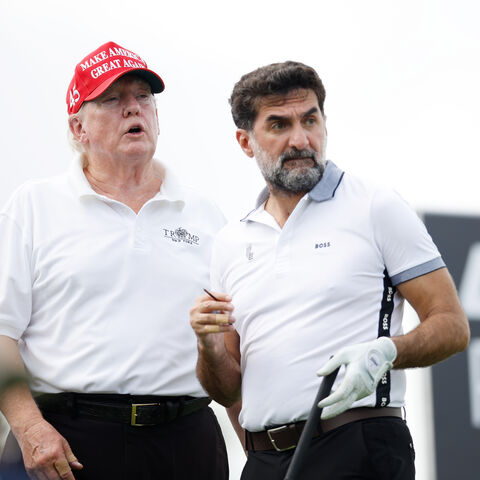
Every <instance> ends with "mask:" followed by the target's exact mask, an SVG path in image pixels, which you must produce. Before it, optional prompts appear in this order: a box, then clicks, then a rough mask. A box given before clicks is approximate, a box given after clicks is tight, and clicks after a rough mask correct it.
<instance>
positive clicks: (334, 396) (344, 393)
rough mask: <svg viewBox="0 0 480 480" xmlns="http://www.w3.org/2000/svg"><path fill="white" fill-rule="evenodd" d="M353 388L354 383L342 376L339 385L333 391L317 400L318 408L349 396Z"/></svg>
mask: <svg viewBox="0 0 480 480" xmlns="http://www.w3.org/2000/svg"><path fill="white" fill-rule="evenodd" d="M354 390H355V389H354V385H353V384H352V383H351V382H349V381H348V380H347V379H346V378H344V380H343V382H342V383H341V385H340V386H339V387H338V388H337V389H336V390H335V391H334V392H333V393H331V394H330V395H329V396H328V397H327V398H324V399H323V400H321V401H320V402H318V408H324V407H328V406H329V405H333V404H335V403H337V402H342V401H343V400H344V399H345V398H348V397H350V396H351V395H352V393H353V394H354V393H355V391H354Z"/></svg>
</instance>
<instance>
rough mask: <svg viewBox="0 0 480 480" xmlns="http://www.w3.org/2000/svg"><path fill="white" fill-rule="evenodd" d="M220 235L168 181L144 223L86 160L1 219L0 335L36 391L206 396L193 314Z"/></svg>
mask: <svg viewBox="0 0 480 480" xmlns="http://www.w3.org/2000/svg"><path fill="white" fill-rule="evenodd" d="M162 168H163V167H162ZM224 223H225V222H224V218H223V216H222V214H221V213H220V211H219V210H218V209H217V208H216V207H215V206H214V205H213V204H212V203H211V202H210V201H208V200H207V199H206V198H204V197H203V196H200V195H198V194H197V193H195V192H194V191H192V190H190V189H188V188H186V187H183V186H180V185H179V184H178V183H177V182H176V180H175V178H174V177H173V176H172V174H171V173H170V172H168V171H167V172H166V178H165V181H164V182H163V184H162V186H161V189H160V191H159V193H158V194H157V195H156V196H155V197H154V198H152V199H151V200H149V201H148V202H147V203H146V204H145V205H144V206H143V207H142V209H141V210H140V212H139V213H138V215H136V214H135V212H133V210H131V209H130V208H129V207H127V206H126V205H124V204H122V203H119V202H116V201H114V200H111V199H108V198H107V197H104V196H102V195H98V194H97V193H95V192H94V191H93V190H92V189H91V187H90V185H89V183H88V182H87V180H86V178H85V176H84V173H83V171H82V169H81V166H80V163H79V159H78V160H76V161H74V162H73V164H72V167H71V169H70V171H69V172H68V173H66V174H64V175H61V176H58V177H55V178H50V179H46V180H39V181H31V182H28V183H26V184H24V185H23V186H21V187H20V188H19V189H18V190H17V191H16V192H15V193H14V195H13V196H12V198H11V199H10V201H9V202H8V204H7V205H6V207H5V208H4V209H3V211H2V212H1V213H0V258H1V262H2V268H1V269H0V334H1V335H7V336H10V337H12V338H15V339H19V340H20V341H19V346H20V351H21V355H22V358H23V360H24V362H25V365H26V367H27V369H28V371H29V372H30V374H31V375H32V377H33V379H32V389H33V391H35V392H59V391H80V392H85V393H94V392H97V393H99V392H104V393H107V392H108V393H130V394H152V395H192V396H204V395H205V393H204V391H203V389H202V388H201V386H200V384H199V382H198V380H197V378H196V376H195V364H196V358H197V350H196V339H195V335H194V333H193V331H192V329H191V327H190V324H189V309H190V308H191V306H192V304H193V301H194V299H195V297H197V296H198V295H200V294H202V293H203V292H202V288H203V287H205V286H207V285H208V283H209V274H208V267H209V263H210V252H211V245H212V241H213V237H214V234H215V233H216V232H217V231H218V230H219V228H220V227H221V226H223V225H224Z"/></svg>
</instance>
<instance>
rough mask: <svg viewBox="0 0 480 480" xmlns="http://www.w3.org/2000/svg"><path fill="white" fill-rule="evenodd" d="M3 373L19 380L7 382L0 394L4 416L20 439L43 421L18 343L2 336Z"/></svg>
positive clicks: (0, 345) (0, 361) (0, 342)
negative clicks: (24, 433) (27, 381)
mask: <svg viewBox="0 0 480 480" xmlns="http://www.w3.org/2000/svg"><path fill="white" fill-rule="evenodd" d="M0 350H1V352H2V355H1V360H0V363H1V371H2V374H3V376H4V377H5V378H6V379H7V378H8V377H11V378H15V379H18V381H16V382H15V383H12V384H9V382H8V381H7V380H6V381H5V389H4V391H2V392H0V410H1V411H2V413H3V414H4V416H5V418H6V419H7V422H8V423H9V425H10V428H11V429H12V432H13V433H14V435H15V436H16V437H17V438H19V436H21V435H22V434H23V432H24V431H25V430H26V429H27V428H28V427H29V426H31V425H32V424H34V423H36V422H38V421H40V420H42V414H41V413H40V410H39V409H38V407H37V405H36V403H35V401H34V400H33V397H32V394H31V392H30V389H29V388H28V385H27V383H26V380H25V378H26V375H25V367H24V365H23V362H22V359H21V356H20V353H19V351H18V346H17V342H16V341H15V340H13V339H12V338H9V337H5V336H0Z"/></svg>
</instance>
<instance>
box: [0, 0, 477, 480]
mask: <svg viewBox="0 0 480 480" xmlns="http://www.w3.org/2000/svg"><path fill="white" fill-rule="evenodd" d="M0 7H1V8H0V12H1V13H0V45H1V47H0V48H1V52H0V66H1V72H2V75H1V76H0V91H1V96H0V122H1V128H0V132H1V133H0V135H1V137H0V138H1V148H2V160H3V161H2V175H1V176H0V202H1V203H2V204H3V203H4V202H5V200H6V199H7V198H8V197H9V196H10V194H11V193H12V191H13V189H14V188H15V187H16V186H18V185H19V184H20V183H22V182H23V181H25V180H26V179H29V178H37V177H44V176H49V175H52V174H56V173H59V172H62V171H64V170H65V169H66V168H67V167H68V164H69V162H70V161H71V157H72V153H71V151H70V148H69V146H68V143H67V141H66V130H67V113H66V103H65V95H66V89H67V86H68V84H69V82H70V80H71V78H72V75H73V70H74V67H75V65H76V63H77V62H78V61H79V60H81V59H82V58H83V57H84V56H85V55H86V54H87V53H89V52H90V51H92V50H94V49H96V48H97V47H98V46H100V45H101V44H103V43H105V42H107V41H110V40H112V41H115V42H116V43H118V44H120V45H121V46H123V47H126V48H128V49H130V50H133V51H134V52H136V53H138V54H139V55H140V56H141V57H143V58H144V59H145V60H146V61H147V63H148V65H149V67H151V68H152V69H153V70H155V71H156V72H158V73H159V74H160V75H161V76H162V78H163V80H164V82H165V85H166V89H165V92H164V93H162V94H161V95H159V96H158V109H159V118H160V128H161V135H160V139H159V146H158V149H157V157H158V158H159V159H161V160H162V161H164V162H166V163H167V164H168V165H169V166H170V167H172V168H173V169H174V170H175V171H176V172H177V174H179V175H180V177H182V178H183V179H184V181H185V182H186V183H188V184H190V185H193V186H195V187H197V188H198V189H200V190H202V191H205V192H207V193H209V194H210V196H211V197H212V198H213V199H214V200H215V201H216V202H217V203H218V204H219V206H220V207H221V208H222V209H223V211H224V212H225V214H226V215H227V217H228V218H238V217H240V216H243V214H244V213H246V212H248V211H249V210H250V208H251V205H252V203H253V201H254V199H255V197H256V195H257V193H258V190H259V189H260V188H261V187H262V186H263V181H262V179H261V177H260V175H259V174H258V172H257V168H256V165H255V163H254V160H251V159H249V158H247V157H246V156H244V154H243V153H242V152H241V150H240V147H239V146H238V145H237V143H236V141H235V137H234V134H235V128H234V125H233V122H232V120H231V116H230V110H229V105H228V97H229V95H230V93H231V90H232V87H233V84H234V83H235V82H236V81H237V80H238V79H239V78H240V76H241V75H242V74H244V73H246V72H248V71H251V70H253V69H255V68H257V67H259V66H261V65H265V64H268V63H272V62H277V61H284V60H297V61H301V62H304V63H307V64H309V65H311V66H313V67H314V68H315V69H316V70H317V71H318V73H319V75H320V76H321V78H322V79H323V81H324V84H325V87H326V90H327V101H326V104H325V108H326V114H327V128H328V136H329V140H328V151H327V156H328V158H330V159H332V160H334V161H335V162H336V163H337V165H339V166H340V167H341V168H342V169H344V170H347V171H349V172H352V173H357V174H362V175H364V176H367V177H370V178H373V179H375V180H376V181H377V182H380V183H383V184H387V185H390V186H392V187H394V188H395V189H396V190H398V191H399V192H400V193H401V194H402V196H403V197H404V198H405V199H406V200H407V201H408V202H409V203H410V204H411V205H412V206H413V207H414V208H416V209H417V210H420V211H422V210H423V211H432V210H434V211H448V212H458V213H469V214H472V213H475V214H480V195H479V189H478V177H479V173H478V172H479V169H478V163H479V161H480V146H479V144H480V142H479V136H480V135H479V132H480V128H479V127H480V115H479V112H480V95H479V93H478V92H479V88H480V87H479V86H480V66H479V61H480V60H479V59H480V29H479V27H478V25H479V20H480V18H479V13H480V7H479V3H478V2H477V1H476V0H402V1H398V0H395V1H392V0H329V1H326V0H311V1H309V0H295V1H285V0H277V1H270V0H245V1H235V2H233V1H229V0H223V1H214V0H204V1H198V0H197V1H194V0H191V1H190V0H185V1H172V2H170V1H161V0H157V1H146V2H142V1H137V2H132V1H126V0H114V1H113V0H112V1H110V0H107V1H105V0H102V1H101V0H83V1H81V2H71V1H65V0H43V1H38V0H27V1H21V0H19V1H15V2H13V1H11V0H0ZM425 478H426V477H425Z"/></svg>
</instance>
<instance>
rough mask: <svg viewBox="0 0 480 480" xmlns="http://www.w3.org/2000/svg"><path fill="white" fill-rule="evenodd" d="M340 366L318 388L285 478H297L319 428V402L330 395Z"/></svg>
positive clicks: (292, 479)
mask: <svg viewBox="0 0 480 480" xmlns="http://www.w3.org/2000/svg"><path fill="white" fill-rule="evenodd" d="M339 370H340V367H338V368H337V369H336V370H334V371H333V372H332V373H330V374H329V375H327V376H326V377H324V378H323V380H322V383H321V384H320V388H319V389H318V392H317V396H316V398H315V402H314V403H313V406H312V408H311V410H310V413H309V415H308V419H307V421H306V423H305V427H304V428H303V431H302V434H301V435H300V440H299V441H298V444H297V447H296V448H295V453H294V454H293V456H292V460H291V461H290V465H289V466H288V470H287V473H286V475H285V478H284V480H296V479H297V477H298V471H299V468H300V465H302V463H303V459H304V457H305V455H306V453H307V451H308V447H309V445H310V441H311V440H312V437H313V432H314V431H315V428H317V425H318V422H319V420H320V415H321V414H322V409H321V408H318V407H317V404H318V402H320V400H323V399H324V398H326V397H328V395H329V394H330V390H331V389H332V387H333V384H334V382H335V379H336V378H337V374H338V371H339Z"/></svg>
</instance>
